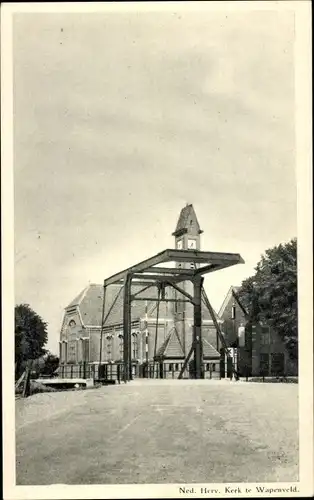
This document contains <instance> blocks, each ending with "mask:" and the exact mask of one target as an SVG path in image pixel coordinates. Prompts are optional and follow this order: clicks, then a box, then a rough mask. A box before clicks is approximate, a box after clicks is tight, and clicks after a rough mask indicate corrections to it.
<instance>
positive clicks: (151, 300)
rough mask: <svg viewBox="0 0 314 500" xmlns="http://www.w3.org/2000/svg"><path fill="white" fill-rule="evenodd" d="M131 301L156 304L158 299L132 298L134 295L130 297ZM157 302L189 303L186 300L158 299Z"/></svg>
mask: <svg viewBox="0 0 314 500" xmlns="http://www.w3.org/2000/svg"><path fill="white" fill-rule="evenodd" d="M131 300H136V301H137V300H145V301H147V302H158V298H157V297H155V298H152V297H134V295H131ZM159 302H191V301H190V300H188V299H178V300H177V299H159Z"/></svg>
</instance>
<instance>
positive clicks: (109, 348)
mask: <svg viewBox="0 0 314 500" xmlns="http://www.w3.org/2000/svg"><path fill="white" fill-rule="evenodd" d="M106 339H107V359H108V361H111V358H112V335H111V334H110V333H109V334H108V335H107V337H106Z"/></svg>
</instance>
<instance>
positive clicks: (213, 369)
mask: <svg viewBox="0 0 314 500" xmlns="http://www.w3.org/2000/svg"><path fill="white" fill-rule="evenodd" d="M201 234H202V230H201V229H200V226H199V222H198V220H197V217H196V214H195V211H194V208H193V206H192V205H186V206H185V207H184V208H183V209H182V210H181V213H180V216H179V219H178V222H177V225H176V229H175V231H174V233H173V236H174V240H175V241H174V243H175V248H176V249H179V250H180V249H181V250H185V249H195V250H200V249H201ZM177 266H179V267H183V266H187V267H189V268H195V267H196V266H197V265H195V264H194V263H193V262H191V263H188V264H186V263H178V264H177ZM191 286H192V284H191V283H190V282H184V284H183V283H182V284H181V287H182V288H184V290H185V291H186V292H188V293H190V294H191V295H192V290H191V289H190V288H191ZM141 289H142V286H140V285H138V284H136V283H132V290H131V292H132V295H134V294H136V293H137V294H138V297H140V293H139V292H140V290H141ZM121 291H122V287H121V285H119V284H115V285H111V286H109V287H107V290H106V301H105V311H104V317H106V322H105V326H104V328H103V332H102V335H101V321H102V307H103V286H102V285H100V284H91V285H88V286H87V287H86V288H85V289H84V290H83V291H81V292H80V293H79V295H78V296H77V297H75V298H74V300H72V301H71V302H70V304H69V305H68V306H67V307H66V308H65V313H64V317H63V322H62V327H61V332H60V374H61V376H64V377H67V376H70V375H71V374H73V373H76V374H79V375H80V376H89V375H90V374H91V372H92V371H93V373H94V374H95V375H96V377H97V375H98V369H99V365H104V366H106V365H110V364H113V363H119V362H122V360H123V325H122V311H123V294H122V293H121ZM166 293H167V292H166ZM168 293H171V294H172V297H171V298H172V299H173V298H175V294H176V293H177V292H176V291H175V290H171V292H168ZM145 297H151V301H147V302H145V301H136V300H135V301H132V308H131V328H132V347H131V348H132V364H133V369H134V374H138V373H140V369H141V367H142V366H144V365H147V364H148V365H151V364H152V363H153V362H155V363H156V364H157V365H158V366H159V372H158V376H162V377H167V378H168V377H173V378H177V377H178V374H179V372H180V370H181V367H182V365H183V362H184V360H185V358H186V356H187V354H188V352H189V349H190V347H191V342H192V331H193V306H192V304H190V303H188V302H180V303H177V302H171V303H168V302H163V301H161V302H159V311H158V322H157V309H158V307H157V291H156V289H154V288H151V289H148V290H146V291H145ZM169 298H170V297H169ZM216 319H217V321H220V320H219V317H218V316H216ZM101 337H102V342H101ZM202 340H203V360H204V376H205V377H209V378H211V377H219V362H220V353H219V342H218V336H217V332H216V329H215V326H214V324H213V321H212V319H211V317H210V314H209V312H208V310H207V308H206V307H205V306H204V307H203V308H202ZM101 344H102V345H101ZM186 376H188V371H187V373H186Z"/></svg>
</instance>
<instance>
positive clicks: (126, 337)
mask: <svg viewBox="0 0 314 500" xmlns="http://www.w3.org/2000/svg"><path fill="white" fill-rule="evenodd" d="M131 279H132V278H131V276H130V275H129V274H127V275H126V277H125V281H124V297H123V363H124V373H123V378H124V382H126V381H127V380H130V340H131V339H130V337H131V335H130V333H131V332H130V329H131V300H130V292H131Z"/></svg>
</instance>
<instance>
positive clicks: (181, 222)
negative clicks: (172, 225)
mask: <svg viewBox="0 0 314 500" xmlns="http://www.w3.org/2000/svg"><path fill="white" fill-rule="evenodd" d="M191 221H192V222H193V224H195V226H196V229H197V232H198V234H201V233H202V232H203V231H202V230H201V229H200V225H199V223H198V220H197V217H196V213H195V210H194V207H193V205H192V204H186V206H185V207H183V208H182V210H181V212H180V215H179V219H178V222H177V227H176V230H175V231H174V233H172V234H173V236H180V235H181V234H184V233H186V232H187V230H188V228H189V224H190V222H191Z"/></svg>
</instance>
